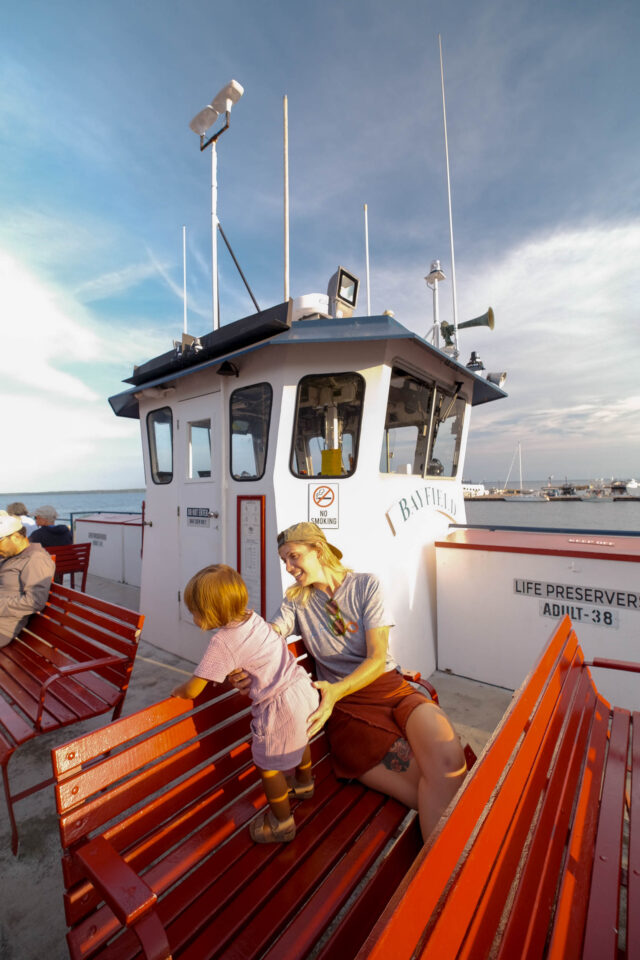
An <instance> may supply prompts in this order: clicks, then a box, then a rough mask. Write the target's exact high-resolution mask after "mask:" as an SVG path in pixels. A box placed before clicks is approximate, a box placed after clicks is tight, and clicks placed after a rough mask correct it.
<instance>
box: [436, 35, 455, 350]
mask: <svg viewBox="0 0 640 960" xmlns="http://www.w3.org/2000/svg"><path fill="white" fill-rule="evenodd" d="M438 44H439V47H440V85H441V87H442V119H443V123H444V154H445V160H446V166H447V197H448V201H449V239H450V242H451V292H452V296H453V342H454V344H455V350H456V356H457V353H458V303H457V299H456V258H455V254H454V250H453V215H452V212H451V177H450V174H449V141H448V139H447V107H446V103H445V99H444V67H443V65H442V37H441V36H440V34H438Z"/></svg>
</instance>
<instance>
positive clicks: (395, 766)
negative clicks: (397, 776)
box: [382, 738, 412, 773]
mask: <svg viewBox="0 0 640 960" xmlns="http://www.w3.org/2000/svg"><path fill="white" fill-rule="evenodd" d="M411 757H412V753H411V747H410V746H409V743H408V742H407V741H406V740H403V739H402V738H400V739H398V740H396V742H395V743H394V744H393V746H392V747H391V749H390V750H389V752H388V754H387V755H386V756H385V757H384V758H383V760H382V765H383V766H384V767H386V768H387V770H394V771H395V772H396V773H404V771H405V770H408V769H409V764H410V763H411Z"/></svg>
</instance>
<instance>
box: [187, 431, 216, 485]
mask: <svg viewBox="0 0 640 960" xmlns="http://www.w3.org/2000/svg"><path fill="white" fill-rule="evenodd" d="M188 431H189V432H188V455H189V463H188V465H187V477H188V478H189V480H202V479H204V478H205V477H210V476H211V420H209V419H206V420H191V421H190V422H189V424H188Z"/></svg>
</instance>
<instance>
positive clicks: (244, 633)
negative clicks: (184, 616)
mask: <svg viewBox="0 0 640 960" xmlns="http://www.w3.org/2000/svg"><path fill="white" fill-rule="evenodd" d="M184 602H185V603H186V605H187V607H188V608H189V610H190V612H191V614H192V616H193V619H194V622H195V623H196V625H197V626H198V627H200V628H201V629H202V630H216V631H217V632H216V633H215V634H214V635H213V636H212V637H211V640H210V641H209V646H208V647H207V649H206V651H205V653H204V656H203V657H202V660H201V661H200V663H199V664H198V666H197V668H196V671H195V673H194V675H193V676H192V677H191V679H190V680H188V681H187V682H186V683H183V684H181V685H180V686H179V687H176V689H175V690H174V691H173V696H174V697H184V698H186V699H188V700H192V699H194V698H195V697H197V696H198V695H199V694H200V693H202V691H203V690H204V688H205V687H206V685H207V683H208V682H209V681H211V682H213V683H221V682H222V681H223V680H224V679H225V677H226V676H227V674H229V673H231V672H232V671H233V670H236V669H239V668H240V669H243V670H244V671H246V673H248V674H249V675H250V677H251V686H250V688H249V697H250V698H251V700H252V707H251V717H252V719H251V732H252V734H253V740H252V746H251V751H252V755H253V759H254V761H255V764H256V766H257V767H258V769H259V771H260V775H261V777H262V785H263V787H264V792H265V794H266V797H267V800H268V802H269V808H268V809H267V810H266V811H265V812H264V813H263V814H262V816H261V817H258V818H257V819H256V820H254V821H253V822H252V823H251V825H250V833H251V837H252V839H253V840H255V841H256V842H257V843H275V842H282V843H286V842H288V841H289V840H293V838H294V837H295V835H296V825H295V822H294V819H293V816H292V815H291V808H290V805H289V797H290V796H295V797H297V798H298V799H301V800H304V799H308V798H309V797H312V796H313V789H314V783H313V778H312V775H311V751H310V749H309V743H308V739H307V717H308V716H309V715H310V714H311V713H313V711H314V710H315V709H316V708H317V706H318V699H319V697H318V691H317V690H316V689H315V688H314V686H313V684H312V682H311V678H310V677H309V675H308V674H307V672H306V671H305V670H304V669H303V668H302V667H301V666H300V665H299V664H298V663H296V660H295V658H294V657H293V655H292V654H291V653H290V652H289V649H288V647H287V644H286V641H285V640H283V638H282V637H281V636H280V634H279V633H276V631H275V630H274V629H273V628H272V627H271V626H270V625H269V624H268V623H266V622H265V621H264V620H263V619H262V617H259V616H258V615H257V614H256V613H254V612H253V611H252V610H247V603H248V602H249V595H248V593H247V588H246V586H245V583H244V580H243V579H242V577H241V576H240V574H239V573H237V572H236V571H235V570H234V569H233V568H232V567H228V566H227V565H226V564H224V563H217V564H214V565H213V566H210V567H205V568H204V570H200V572H199V573H196V574H195V575H194V576H193V577H192V578H191V580H189V583H188V584H187V586H186V588H185V591H184ZM292 768H295V774H294V776H293V778H287V777H285V775H284V772H283V771H285V770H290V769H292Z"/></svg>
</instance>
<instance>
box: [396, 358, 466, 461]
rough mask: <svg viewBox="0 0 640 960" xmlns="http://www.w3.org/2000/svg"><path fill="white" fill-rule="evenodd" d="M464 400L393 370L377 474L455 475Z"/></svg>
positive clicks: (410, 375) (432, 384)
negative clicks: (378, 472)
mask: <svg viewBox="0 0 640 960" xmlns="http://www.w3.org/2000/svg"><path fill="white" fill-rule="evenodd" d="M464 408H465V403H464V400H462V398H459V397H457V398H454V396H453V393H449V394H447V393H446V392H445V391H444V390H441V389H440V388H439V387H436V385H435V383H433V382H429V381H427V380H422V379H420V378H419V377H416V376H414V375H413V374H411V373H407V372H406V371H405V370H402V369H400V368H399V367H394V368H393V369H392V371H391V382H390V384H389V399H388V402H387V414H386V418H385V424H384V436H383V439H382V450H381V452H380V472H381V473H400V474H409V475H412V476H420V477H424V476H438V477H443V476H444V477H453V476H455V475H456V472H457V469H458V461H459V458H460V443H461V439H462V424H463V421H464Z"/></svg>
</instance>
